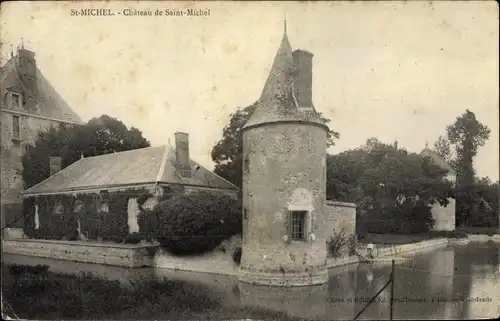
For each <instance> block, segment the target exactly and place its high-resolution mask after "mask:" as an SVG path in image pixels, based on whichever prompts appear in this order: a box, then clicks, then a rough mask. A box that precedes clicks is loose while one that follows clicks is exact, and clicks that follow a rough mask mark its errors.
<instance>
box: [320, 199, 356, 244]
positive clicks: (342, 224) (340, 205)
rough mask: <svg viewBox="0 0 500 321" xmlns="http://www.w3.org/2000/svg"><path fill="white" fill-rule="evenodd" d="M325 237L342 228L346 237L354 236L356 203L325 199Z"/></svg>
mask: <svg viewBox="0 0 500 321" xmlns="http://www.w3.org/2000/svg"><path fill="white" fill-rule="evenodd" d="M325 208H326V226H327V229H326V233H327V239H329V238H330V237H331V236H333V234H334V233H339V232H340V231H341V230H344V233H345V236H346V237H351V236H356V204H354V203H344V202H336V201H326V206H325Z"/></svg>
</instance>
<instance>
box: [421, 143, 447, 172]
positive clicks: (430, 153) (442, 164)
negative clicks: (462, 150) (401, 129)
mask: <svg viewBox="0 0 500 321" xmlns="http://www.w3.org/2000/svg"><path fill="white" fill-rule="evenodd" d="M420 155H422V156H428V157H429V158H430V159H431V160H432V161H433V162H434V164H436V166H438V167H439V168H441V169H443V170H445V171H448V172H453V173H454V172H455V170H454V169H453V167H451V166H450V164H448V163H447V162H445V161H444V160H443V159H442V158H441V157H440V156H439V155H438V154H437V153H436V152H435V151H433V150H431V149H429V148H424V150H422V152H420Z"/></svg>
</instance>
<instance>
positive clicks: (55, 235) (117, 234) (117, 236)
mask: <svg viewBox="0 0 500 321" xmlns="http://www.w3.org/2000/svg"><path fill="white" fill-rule="evenodd" d="M144 194H149V191H147V190H146V189H135V190H134V189H129V190H125V191H116V192H111V193H108V192H104V191H102V192H101V193H92V194H78V195H75V196H73V195H46V196H37V197H30V198H26V199H25V200H24V205H23V208H24V210H25V213H26V215H25V229H24V231H25V233H26V235H28V236H29V237H31V238H43V239H62V238H67V239H69V240H76V239H78V236H79V235H78V232H77V228H78V223H77V222H78V220H80V229H81V232H82V233H83V234H84V235H85V236H86V237H87V238H88V239H94V240H95V239H99V238H100V239H102V240H105V241H114V242H117V243H120V242H123V241H125V240H128V242H135V239H137V238H140V237H139V236H138V235H134V236H129V234H128V233H129V231H128V202H129V199H130V198H137V197H140V196H141V195H144ZM76 202H81V203H82V207H81V209H80V210H78V209H77V207H76V206H75V204H76ZM101 202H108V207H109V211H108V212H103V211H101V210H100V209H101V207H100V205H101ZM58 203H60V204H61V205H62V209H63V213H61V214H58V213H57V212H56V211H55V210H54V207H55V206H56V204H58ZM35 205H38V208H39V210H38V215H39V220H40V228H39V229H35V219H34V217H35Z"/></svg>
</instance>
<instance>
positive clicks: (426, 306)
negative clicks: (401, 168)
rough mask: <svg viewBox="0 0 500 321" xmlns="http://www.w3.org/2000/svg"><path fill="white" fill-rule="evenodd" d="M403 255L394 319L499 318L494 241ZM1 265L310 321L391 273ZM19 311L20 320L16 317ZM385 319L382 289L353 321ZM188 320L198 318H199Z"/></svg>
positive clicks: (370, 266) (358, 303)
mask: <svg viewBox="0 0 500 321" xmlns="http://www.w3.org/2000/svg"><path fill="white" fill-rule="evenodd" d="M403 257H404V258H406V260H397V261H396V270H395V271H396V272H395V282H394V296H395V297H394V310H393V313H394V314H393V318H394V319H410V318H411V319H468V318H469V319H481V318H494V317H498V315H499V313H500V311H499V302H500V270H499V269H500V267H499V262H500V258H499V257H500V246H499V244H498V243H492V242H490V243H479V242H471V243H469V244H467V245H449V246H447V247H442V248H437V249H428V250H424V251H422V252H419V253H417V254H410V255H404V256H403ZM2 262H3V263H4V264H6V265H9V264H13V263H16V264H26V265H37V264H43V265H48V266H49V270H50V271H53V272H60V273H65V274H70V275H75V274H78V273H82V272H83V273H86V272H90V273H93V274H94V275H97V276H100V277H103V278H106V279H109V280H118V281H120V283H121V284H122V285H123V286H127V285H128V284H130V283H133V282H134V281H137V280H141V279H143V280H144V279H145V278H146V279H154V280H160V279H164V278H167V279H170V280H181V281H185V282H188V283H192V284H202V285H204V287H200V289H206V293H198V294H199V295H200V296H205V295H210V296H217V297H218V298H219V299H220V302H222V304H223V305H225V306H227V307H228V308H231V309H253V310H259V309H262V310H264V309H266V310H272V311H276V312H283V313H286V314H287V315H288V316H290V317H296V318H300V319H308V320H313V319H314V320H338V319H342V320H352V319H353V317H354V316H355V315H356V314H357V313H358V312H359V311H360V310H361V309H363V307H364V306H365V305H366V303H367V302H368V301H369V300H370V299H371V298H372V297H373V296H374V295H375V294H376V293H377V292H378V291H379V290H380V289H381V288H382V287H383V286H384V285H385V284H386V282H387V281H388V280H389V275H390V271H391V266H390V262H389V263H387V262H382V263H360V264H354V265H348V266H344V267H337V268H333V269H330V270H329V282H328V283H327V284H324V285H319V286H312V287H299V288H282V287H265V286H256V285H250V284H244V283H240V282H238V280H237V278H236V277H231V276H222V275H215V274H202V273H194V272H181V271H174V270H167V269H159V268H141V269H127V268H120V267H112V266H103V265H97V264H83V263H73V262H67V261H59V260H51V259H42V258H35V257H27V256H19V255H12V254H5V255H4V256H3V261H2ZM95 291H99V289H95ZM203 291H205V290H203ZM198 294H196V293H195V294H194V295H195V296H196V295H198ZM176 295H179V296H183V295H184V296H185V295H187V294H184V293H178V294H176ZM190 295H193V294H192V293H191V294H190ZM200 308H201V311H202V315H203V311H206V312H207V315H214V313H222V314H220V318H225V317H229V316H225V315H224V314H223V312H222V311H220V307H215V306H211V305H210V304H209V303H207V304H206V305H205V306H202V307H200ZM215 310H217V311H215ZM209 312H210V313H209ZM18 314H20V315H22V313H21V312H19V313H18ZM389 315H390V289H389V287H388V288H386V289H385V290H384V291H383V292H382V293H381V294H380V296H379V297H378V298H377V300H375V302H374V303H373V304H372V305H371V306H370V307H368V309H366V310H365V312H364V313H363V314H362V315H361V316H360V317H359V319H361V320H384V319H386V320H388V319H389ZM89 317H92V316H89ZM193 317H196V318H199V317H200V315H199V314H197V315H196V316H195V315H193Z"/></svg>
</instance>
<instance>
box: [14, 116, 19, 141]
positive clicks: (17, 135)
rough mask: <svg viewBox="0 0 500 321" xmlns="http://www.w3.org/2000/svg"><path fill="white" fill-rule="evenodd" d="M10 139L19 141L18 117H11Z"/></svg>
mask: <svg viewBox="0 0 500 321" xmlns="http://www.w3.org/2000/svg"><path fill="white" fill-rule="evenodd" d="M12 137H13V138H14V139H20V138H21V133H20V126H19V116H16V115H14V116H12Z"/></svg>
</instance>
